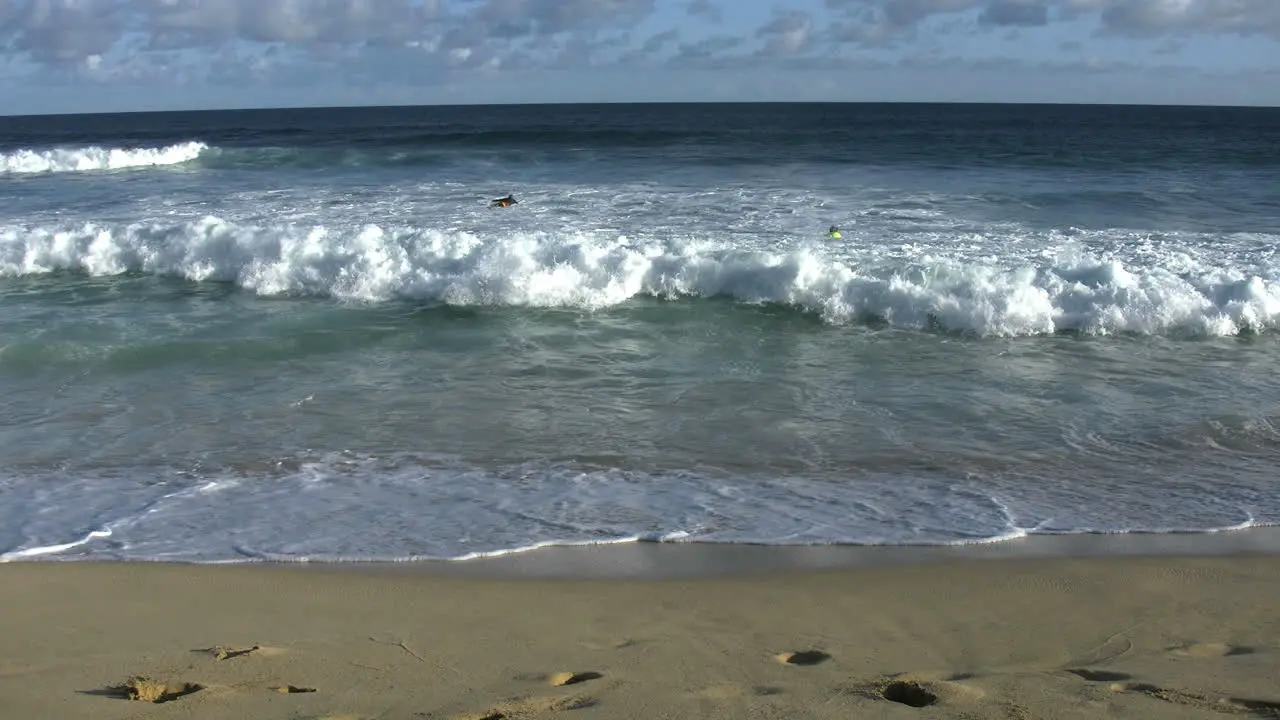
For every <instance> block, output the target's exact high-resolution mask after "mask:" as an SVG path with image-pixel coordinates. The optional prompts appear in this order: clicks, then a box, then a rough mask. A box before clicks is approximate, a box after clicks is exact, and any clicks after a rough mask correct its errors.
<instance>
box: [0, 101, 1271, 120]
mask: <svg viewBox="0 0 1280 720" xmlns="http://www.w3.org/2000/svg"><path fill="white" fill-rule="evenodd" d="M598 105H617V106H636V105H643V106H663V105H953V106H966V105H969V106H1000V107H1006V106H1007V107H1113V108H1200V109H1232V110H1240V109H1247V110H1275V109H1280V105H1249V104H1217V103H1141V102H1057V101H1010V102H1001V101H989V100H988V101H974V100H597V101H592V102H530V101H511V102H483V103H479V102H477V103H418V104H383V103H370V104H351V105H279V106H273V105H253V106H240V107H234V106H231V107H204V108H187V109H177V108H170V109H147V110H85V111H75V112H58V113H4V112H0V118H11V119H18V118H50V117H79V116H93V115H160V114H175V113H234V112H266V111H281V112H289V111H297V110H401V109H408V108H440V109H459V108H495V107H590V106H598Z"/></svg>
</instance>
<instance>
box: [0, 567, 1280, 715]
mask: <svg viewBox="0 0 1280 720" xmlns="http://www.w3.org/2000/svg"><path fill="white" fill-rule="evenodd" d="M1278 597H1280V557H1277V556H1265V555H1263V556H1236V557H1232V556H1218V557H1199V558H1194V557H1169V556H1157V557H1109V558H1108V557H1092V558H1076V559H1068V558H1059V559H1043V558H1040V559H1001V560H989V559H986V560H961V561H952V562H945V563H940V562H932V561H931V562H922V563H916V564H906V565H891V566H879V567H860V568H850V569H844V570H824V571H811V570H810V571H795V572H787V571H771V572H769V573H766V574H759V573H757V574H752V575H750V576H742V577H734V576H721V577H706V578H701V579H691V578H676V579H661V578H650V579H616V578H614V579H600V578H580V579H540V578H506V579H503V578H494V577H472V576H458V575H456V574H454V575H450V574H448V573H445V574H440V573H432V572H429V571H424V570H423V569H422V568H421V567H415V566H404V567H393V568H385V567H383V568H376V569H375V570H374V571H370V569H368V568H365V569H357V568H351V567H333V566H306V567H299V566H281V565H221V566H209V565H205V566H198V565H166V564H116V563H10V564H6V565H3V566H0V607H3V608H4V612H3V613H0V707H3V708H4V712H3V716H4V717H5V718H6V719H7V720H36V719H40V720H45V719H49V720H52V719H57V718H101V719H113V718H135V717H138V718H141V717H148V718H151V717H182V718H210V719H223V718H226V719H231V718H237V719H240V718H262V719H264V720H267V719H274V718H280V719H282V720H283V719H286V718H288V719H290V720H296V719H298V718H330V719H335V718H351V719H354V718H386V719H388V720H391V719H399V718H404V719H406V720H407V719H410V718H441V719H451V718H472V719H477V718H489V719H491V720H496V719H498V718H521V717H537V718H553V717H560V716H564V717H565V718H583V719H585V718H645V719H647V718H801V717H804V718H912V717H932V718H952V717H954V718H972V719H978V718H992V719H1004V718H1008V719H1010V720H1013V719H1024V718H1100V717H1133V718H1161V719H1166V718H1171V719H1176V718H1217V717H1229V716H1237V717H1280V684H1277V681H1276V679H1277V677H1280V622H1277V613H1276V598H1278ZM139 676H140V677H144V678H147V679H148V680H146V681H142V680H131V679H132V678H137V677H139ZM139 696H141V697H139ZM153 698H158V699H159V700H161V702H159V703H153V702H146V701H145V700H148V699H153Z"/></svg>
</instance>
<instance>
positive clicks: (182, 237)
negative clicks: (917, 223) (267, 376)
mask: <svg viewBox="0 0 1280 720" xmlns="http://www.w3.org/2000/svg"><path fill="white" fill-rule="evenodd" d="M57 272H75V273H85V274H88V275H92V276H113V275H120V274H124V273H143V274H152V275H156V276H164V277H178V278H185V279H187V280H192V281H197V282H224V283H233V284H235V285H236V286H238V287H240V288H242V289H244V290H246V291H250V292H253V293H256V294H259V295H262V296H282V295H287V296H318V297H332V298H338V299H343V300H355V301H373V302H377V301H386V300H395V299H410V300H419V301H431V302H439V303H445V304H449V305H458V306H536V307H565V308H580V309H584V310H593V309H600V308H606V307H611V306H617V305H620V304H622V303H624V302H626V301H627V300H629V299H632V298H636V297H641V296H649V297H656V298H664V299H677V298H688V297H699V298H711V297H727V298H732V299H734V300H736V301H739V302H742V303H773V304H781V305H785V306H789V307H793V308H796V309H799V310H802V311H805V312H810V313H815V314H818V315H820V316H821V317H822V318H823V319H824V320H825V321H827V322H829V323H832V324H844V323H849V322H875V323H887V324H889V325H891V326H896V327H902V328H915V329H925V330H941V331H950V332H965V333H975V334H978V335H984V336H1020V335H1038V334H1052V333H1056V332H1064V331H1070V332H1081V333H1087V334H1112V333H1136V334H1187V333H1190V334H1195V335H1217V336H1221V335H1235V334H1239V333H1242V332H1257V331H1264V330H1268V329H1272V328H1274V327H1276V325H1277V322H1278V321H1280V286H1278V285H1277V277H1276V276H1275V274H1273V273H1272V272H1271V271H1270V270H1269V269H1263V270H1261V271H1255V272H1245V271H1242V270H1238V269H1233V268H1230V267H1203V268H1201V269H1199V270H1196V271H1192V272H1188V271H1187V270H1186V268H1185V267H1179V268H1178V269H1176V270H1174V269H1169V268H1166V267H1163V266H1160V265H1158V264H1154V265H1130V266H1126V265H1124V264H1122V263H1121V262H1119V261H1117V260H1111V259H1107V258H1083V259H1080V260H1075V261H1070V262H1068V261H1058V262H1057V264H1047V265H1041V266H1032V265H1023V266H1016V265H1000V264H977V263H973V262H969V263H964V262H960V261H954V260H946V259H936V260H931V261H927V262H912V263H905V262H904V263H903V264H900V265H898V266H896V267H890V268H883V267H879V268H877V269H875V270H870V269H865V268H862V267H860V266H859V265H858V263H857V262H856V261H849V262H840V261H836V260H834V259H832V258H829V257H827V256H825V255H824V254H823V253H822V252H821V251H820V250H805V249H801V250H796V251H792V252H785V253H782V252H779V253H766V252H756V251H746V250H740V249H734V248H729V247H725V246H723V245H720V244H715V243H709V242H708V243H697V242H688V241H676V240H668V241H665V242H659V241H646V242H633V241H630V240H628V239H626V238H617V237H613V238H602V237H599V236H594V235H590V234H583V233H574V232H565V233H563V234H545V233H526V234H520V233H514V234H511V235H507V236H502V237H479V236H476V235H472V234H469V233H465V232H455V231H449V232H446V231H440V230H433V229H423V228H415V227H389V228H383V227H378V226H375V225H369V226H366V227H364V228H363V229H360V230H342V229H331V228H327V227H324V226H300V225H286V226H268V227H252V226H244V225H237V224H233V223H229V222H226V221H223V220H221V219H218V218H214V217H206V218H204V219H202V220H199V221H195V222H189V223H178V224H159V223H135V224H130V225H92V224H90V225H83V226H79V227H66V228H46V227H18V226H7V227H0V275H3V276H9V277H16V276H28V275H44V274H50V273H57ZM1256 272H1264V273H1265V274H1266V277H1260V276H1258V275H1257V274H1256Z"/></svg>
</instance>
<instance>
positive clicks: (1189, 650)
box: [1169, 642, 1256, 658]
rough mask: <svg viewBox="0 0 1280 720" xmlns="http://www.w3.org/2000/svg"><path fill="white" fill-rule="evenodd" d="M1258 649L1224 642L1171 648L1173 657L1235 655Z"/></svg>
mask: <svg viewBox="0 0 1280 720" xmlns="http://www.w3.org/2000/svg"><path fill="white" fill-rule="evenodd" d="M1254 652H1256V650H1254V649H1253V648H1251V647H1245V646H1243V645H1232V644H1230V643H1222V642H1206V643H1188V644H1186V645H1178V646H1175V647H1171V648H1169V655H1170V656H1172V657H1188V658H1221V657H1232V656H1235V655H1252V654H1253V653H1254Z"/></svg>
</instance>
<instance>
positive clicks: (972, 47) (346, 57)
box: [0, 0, 1280, 115]
mask: <svg viewBox="0 0 1280 720" xmlns="http://www.w3.org/2000/svg"><path fill="white" fill-rule="evenodd" d="M0 49H2V50H0V52H2V55H0V58H2V59H0V114H8V115H14V114H40V113H67V112H118V111H132V110H166V109H177V110H183V109H201V108H224V107H296V106H333V105H387V104H394V105H400V104H405V105H418V104H442V103H443V104H471V103H528V102H542V103H559V102H662V101H675V102H686V101H747V102H750V101H813V100H817V101H840V102H847V101H854V102H858V101H873V102H876V101H888V102H900V101H917V102H919V101H922V102H956V101H960V102H1059V103H1116V102H1121V103H1162V104H1211V105H1280V0H785V1H783V2H774V1H772V0H0Z"/></svg>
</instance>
